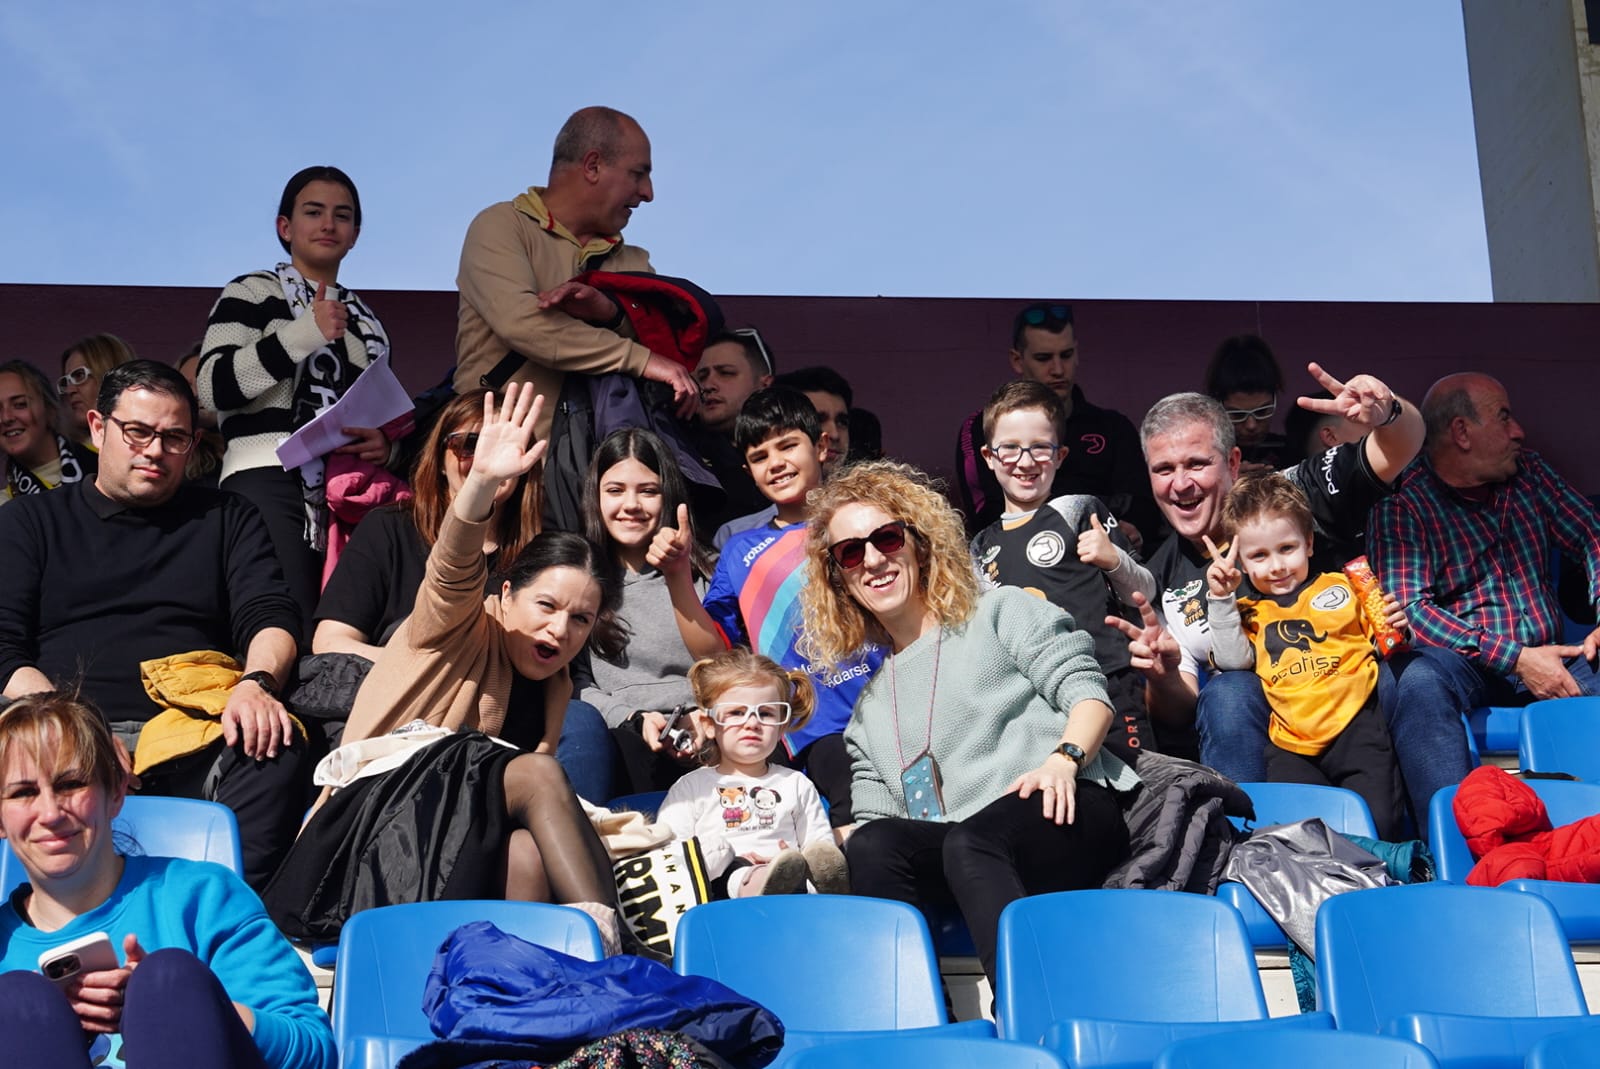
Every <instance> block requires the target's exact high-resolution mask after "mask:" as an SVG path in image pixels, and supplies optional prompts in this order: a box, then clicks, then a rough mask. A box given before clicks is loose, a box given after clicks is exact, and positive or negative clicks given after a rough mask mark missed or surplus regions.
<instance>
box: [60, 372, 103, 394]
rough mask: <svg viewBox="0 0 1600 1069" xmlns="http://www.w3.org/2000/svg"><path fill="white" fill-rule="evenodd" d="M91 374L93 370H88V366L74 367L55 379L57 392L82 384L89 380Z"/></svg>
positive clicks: (63, 391)
mask: <svg viewBox="0 0 1600 1069" xmlns="http://www.w3.org/2000/svg"><path fill="white" fill-rule="evenodd" d="M93 374H94V372H92V371H90V370H89V369H88V367H75V368H73V369H72V370H71V371H69V372H67V373H66V374H65V375H63V376H61V377H60V378H59V379H57V380H56V391H57V392H58V393H66V392H67V391H68V390H70V389H72V388H73V387H74V386H82V385H83V384H84V383H86V382H88V381H89V376H90V375H93Z"/></svg>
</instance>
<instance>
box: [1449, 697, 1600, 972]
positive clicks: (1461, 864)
mask: <svg viewBox="0 0 1600 1069" xmlns="http://www.w3.org/2000/svg"><path fill="white" fill-rule="evenodd" d="M1573 700H1576V699H1573ZM1525 782H1526V783H1527V784H1528V786H1530V787H1532V788H1533V789H1534V792H1535V793H1537V794H1538V795H1539V798H1540V800H1541V801H1543V802H1544V806H1545V810H1546V811H1547V812H1548V813H1549V814H1550V823H1551V825H1552V826H1555V827H1560V826H1561V825H1563V824H1571V823H1572V822H1573V821H1575V820H1581V819H1582V818H1584V817H1587V816H1592V815H1593V814H1595V813H1600V783H1587V782H1582V781H1574V780H1554V779H1533V780H1527V781H1525ZM1455 797H1456V788H1454V787H1447V788H1445V789H1444V790H1441V791H1439V792H1438V793H1437V794H1435V795H1434V796H1433V801H1432V802H1431V803H1430V804H1429V806H1428V826H1429V831H1430V835H1431V838H1432V842H1433V852H1434V861H1435V863H1436V865H1437V867H1438V878H1439V879H1440V880H1443V881H1446V882H1449V883H1466V881H1467V873H1469V872H1471V871H1472V866H1473V864H1474V861H1473V858H1472V851H1471V850H1470V849H1468V847H1467V840H1466V839H1465V838H1463V837H1462V835H1461V829H1460V828H1459V827H1458V826H1457V825H1456V818H1455V812H1454V811H1453V809H1452V808H1451V807H1452V805H1453V804H1454V802H1455ZM1503 886H1505V887H1507V888H1509V889H1511V890H1514V891H1527V892H1530V893H1532V894H1536V895H1539V896H1540V897H1541V898H1544V899H1545V900H1547V901H1548V902H1549V903H1550V904H1551V905H1552V906H1554V907H1555V909H1556V914H1557V916H1559V917H1560V918H1561V927H1562V930H1563V931H1565V932H1566V933H1567V942H1569V943H1600V886H1597V885H1595V884H1591V883H1557V882H1555V881H1551V880H1508V881H1507V882H1506V883H1505V884H1504V885H1503Z"/></svg>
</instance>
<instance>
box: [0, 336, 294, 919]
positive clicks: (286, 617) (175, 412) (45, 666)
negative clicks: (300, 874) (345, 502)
mask: <svg viewBox="0 0 1600 1069" xmlns="http://www.w3.org/2000/svg"><path fill="white" fill-rule="evenodd" d="M195 417H196V402H195V397H194V393H193V392H192V391H191V390H190V389H189V385H188V383H187V382H185V381H184V379H183V376H182V375H180V374H179V373H178V372H177V370H175V369H174V368H171V367H168V366H167V365H165V364H159V363H156V362H154V361H150V360H135V361H133V362H131V363H128V364H123V365H122V366H120V367H116V368H113V369H111V370H110V371H108V372H107V373H106V374H105V376H104V378H103V379H102V381H101V385H100V394H99V397H98V399H97V405H96V408H95V409H93V410H91V411H90V412H89V414H88V418H89V433H90V436H91V439H92V440H93V442H94V444H95V446H96V447H97V448H98V449H99V450H100V468H99V471H98V473H97V474H96V475H95V477H94V479H93V480H87V479H86V480H84V481H83V482H81V483H79V484H77V485H75V486H72V487H70V488H68V489H66V490H64V491H62V492H59V493H53V494H42V495H39V496H36V497H31V498H28V499H27V500H25V501H21V502H18V503H17V504H15V505H13V506H12V507H10V508H7V509H4V510H0V560H4V561H5V562H6V563H5V596H4V598H0V687H3V691H0V693H3V695H4V697H5V698H6V699H15V698H18V697H21V696H22V695H25V694H31V693H36V692H39V691H46V690H52V689H55V688H57V687H60V688H67V689H71V688H73V687H79V688H81V692H82V694H83V695H84V696H85V697H87V698H89V699H90V700H92V701H93V702H94V704H95V705H96V706H98V707H99V709H100V710H101V712H102V713H103V714H104V715H105V717H106V719H107V720H108V721H109V722H110V724H111V727H112V729H113V731H114V732H115V734H116V735H117V737H118V739H119V740H121V741H122V742H123V744H124V745H126V746H128V747H129V749H130V750H133V751H134V768H135V770H136V771H137V772H138V773H139V775H140V777H141V778H142V780H143V784H142V790H143V791H144V792H145V793H151V794H167V795H180V796H186V797H206V798H210V799H213V800H215V801H219V802H222V803H223V804H225V805H227V806H229V807H230V808H231V809H233V811H234V813H235V815H236V816H237V817H238V819H239V831H240V835H241V841H242V846H243V852H244V867H245V878H246V879H247V880H248V881H249V882H250V883H251V885H252V886H254V887H256V888H257V889H259V888H260V887H262V886H263V885H264V884H265V882H266V880H267V878H268V877H269V876H270V875H271V874H272V872H273V870H274V869H275V868H276V866H277V863H278V860H279V859H280V858H281V856H282V853H283V852H284V851H285V850H286V849H287V848H288V846H289V844H290V842H292V841H293V838H294V831H295V826H296V818H297V816H298V814H299V812H300V810H301V808H302V807H303V801H304V777H303V765H304V761H303V758H304V756H305V753H306V746H305V743H304V740H303V739H302V738H301V736H300V734H299V733H297V732H296V731H295V727H294V724H293V721H292V720H291V719H290V717H289V714H288V713H287V712H286V711H285V710H284V708H283V705H282V704H281V703H280V702H279V701H278V698H277V691H278V688H279V687H280V686H282V685H283V684H285V683H286V682H287V681H288V678H289V672H290V669H291V667H292V666H293V664H294V658H295V652H296V649H295V639H294V633H295V631H296V629H297V627H298V620H299V614H298V610H297V608H296V606H295V602H294V599H293V597H291V596H290V594H289V588H288V586H287V585H286V584H285V583H284V580H283V576H282V573H281V572H280V571H279V569H278V564H277V558H276V556H275V555H274V553H273V549H272V543H271V541H270V539H269V538H268V536H267V531H266V527H265V525H264V524H263V523H262V521H261V517H260V515H259V514H258V513H257V512H256V510H255V507H254V506H252V505H251V504H250V503H249V502H247V501H245V499H244V498H242V497H239V496H237V495H235V494H229V493H222V492H220V491H216V490H208V489H203V488H200V487H193V486H186V485H184V481H183V477H184V464H185V461H186V460H187V459H188V454H189V451H190V450H191V449H192V448H193V446H194V442H195ZM194 651H217V652H220V653H223V654H231V655H233V656H234V657H236V658H238V660H239V661H241V662H242V665H240V667H239V670H230V669H228V668H226V667H225V666H222V665H217V664H208V663H206V662H207V660H208V658H206V657H204V656H202V657H199V658H182V659H181V660H182V661H183V662H185V663H184V664H183V665H181V666H180V665H179V664H177V663H175V662H176V661H178V660H180V659H179V658H175V657H174V655H177V654H188V653H191V652H194ZM161 659H170V660H171V661H172V662H174V663H169V664H168V665H167V666H166V667H165V668H163V669H162V670H161V672H162V675H161V676H160V677H159V678H157V677H156V676H155V675H152V676H151V679H150V681H149V683H148V684H147V683H146V682H144V681H142V679H141V665H142V664H143V663H144V662H148V661H156V660H161ZM211 659H212V660H215V658H211ZM202 679H203V680H204V683H203V684H202V683H201V682H200V681H201V680H202ZM147 685H148V686H150V687H160V686H162V685H165V686H166V687H168V688H175V687H192V688H193V689H194V691H195V693H194V697H193V701H194V705H195V707H196V708H204V707H205V702H206V699H205V698H203V697H202V696H201V694H200V693H199V692H200V691H206V692H208V693H217V692H218V691H221V690H225V691H226V695H227V696H226V699H225V700H221V699H220V694H218V698H219V701H220V704H221V705H222V708H221V710H220V713H218V715H217V716H216V717H215V718H214V719H212V718H207V717H206V716H204V715H203V714H198V713H194V712H190V713H189V714H188V715H187V716H183V715H182V714H177V715H178V719H179V721H180V722H181V723H184V724H189V725H192V735H190V734H189V733H181V737H180V735H175V734H162V733H161V726H160V725H158V727H157V728H156V729H155V731H154V732H152V733H150V734H146V733H145V732H144V729H145V727H146V725H147V724H149V723H150V722H151V721H152V720H154V719H156V718H157V717H158V714H161V713H162V710H163V708H164V706H163V705H161V704H158V703H157V700H156V699H154V698H152V696H151V694H149V693H147V691H146V686H147ZM187 696H188V695H187V693H186V694H185V695H182V696H180V695H169V702H168V704H174V705H175V704H176V702H177V701H178V700H179V698H180V697H187ZM169 722H172V717H168V718H166V720H163V721H162V724H166V723H169ZM219 733H220V737H217V738H212V737H211V736H213V735H218V734H219ZM157 736H159V741H157V738H156V737H157ZM141 750H142V751H143V752H142V753H141V752H140V751H141Z"/></svg>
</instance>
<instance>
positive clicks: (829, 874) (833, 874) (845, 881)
mask: <svg viewBox="0 0 1600 1069" xmlns="http://www.w3.org/2000/svg"><path fill="white" fill-rule="evenodd" d="M800 853H801V856H803V857H804V858H805V859H806V867H807V868H809V869H810V870H811V883H812V885H813V886H815V887H816V889H817V893H818V894H824V895H845V894H849V893H850V870H849V869H848V868H847V867H846V865H845V860H844V854H843V853H841V852H840V850H839V848H838V847H837V846H834V845H833V843H832V842H828V841H821V842H814V843H807V844H806V847H805V849H804V850H802V851H800Z"/></svg>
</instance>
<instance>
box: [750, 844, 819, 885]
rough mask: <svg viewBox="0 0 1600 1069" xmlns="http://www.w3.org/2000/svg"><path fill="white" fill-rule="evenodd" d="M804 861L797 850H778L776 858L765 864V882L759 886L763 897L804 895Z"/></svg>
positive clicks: (805, 872) (807, 873)
mask: <svg viewBox="0 0 1600 1069" xmlns="http://www.w3.org/2000/svg"><path fill="white" fill-rule="evenodd" d="M808 875H810V873H809V872H808V871H807V869H806V859H805V857H804V856H803V855H802V854H801V853H800V851H798V850H793V849H790V850H779V851H778V856H777V857H775V858H773V859H772V860H771V861H770V862H769V863H768V864H767V881H766V883H764V884H762V885H761V893H762V894H764V895H803V894H805V893H806V877H807V876H808Z"/></svg>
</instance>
